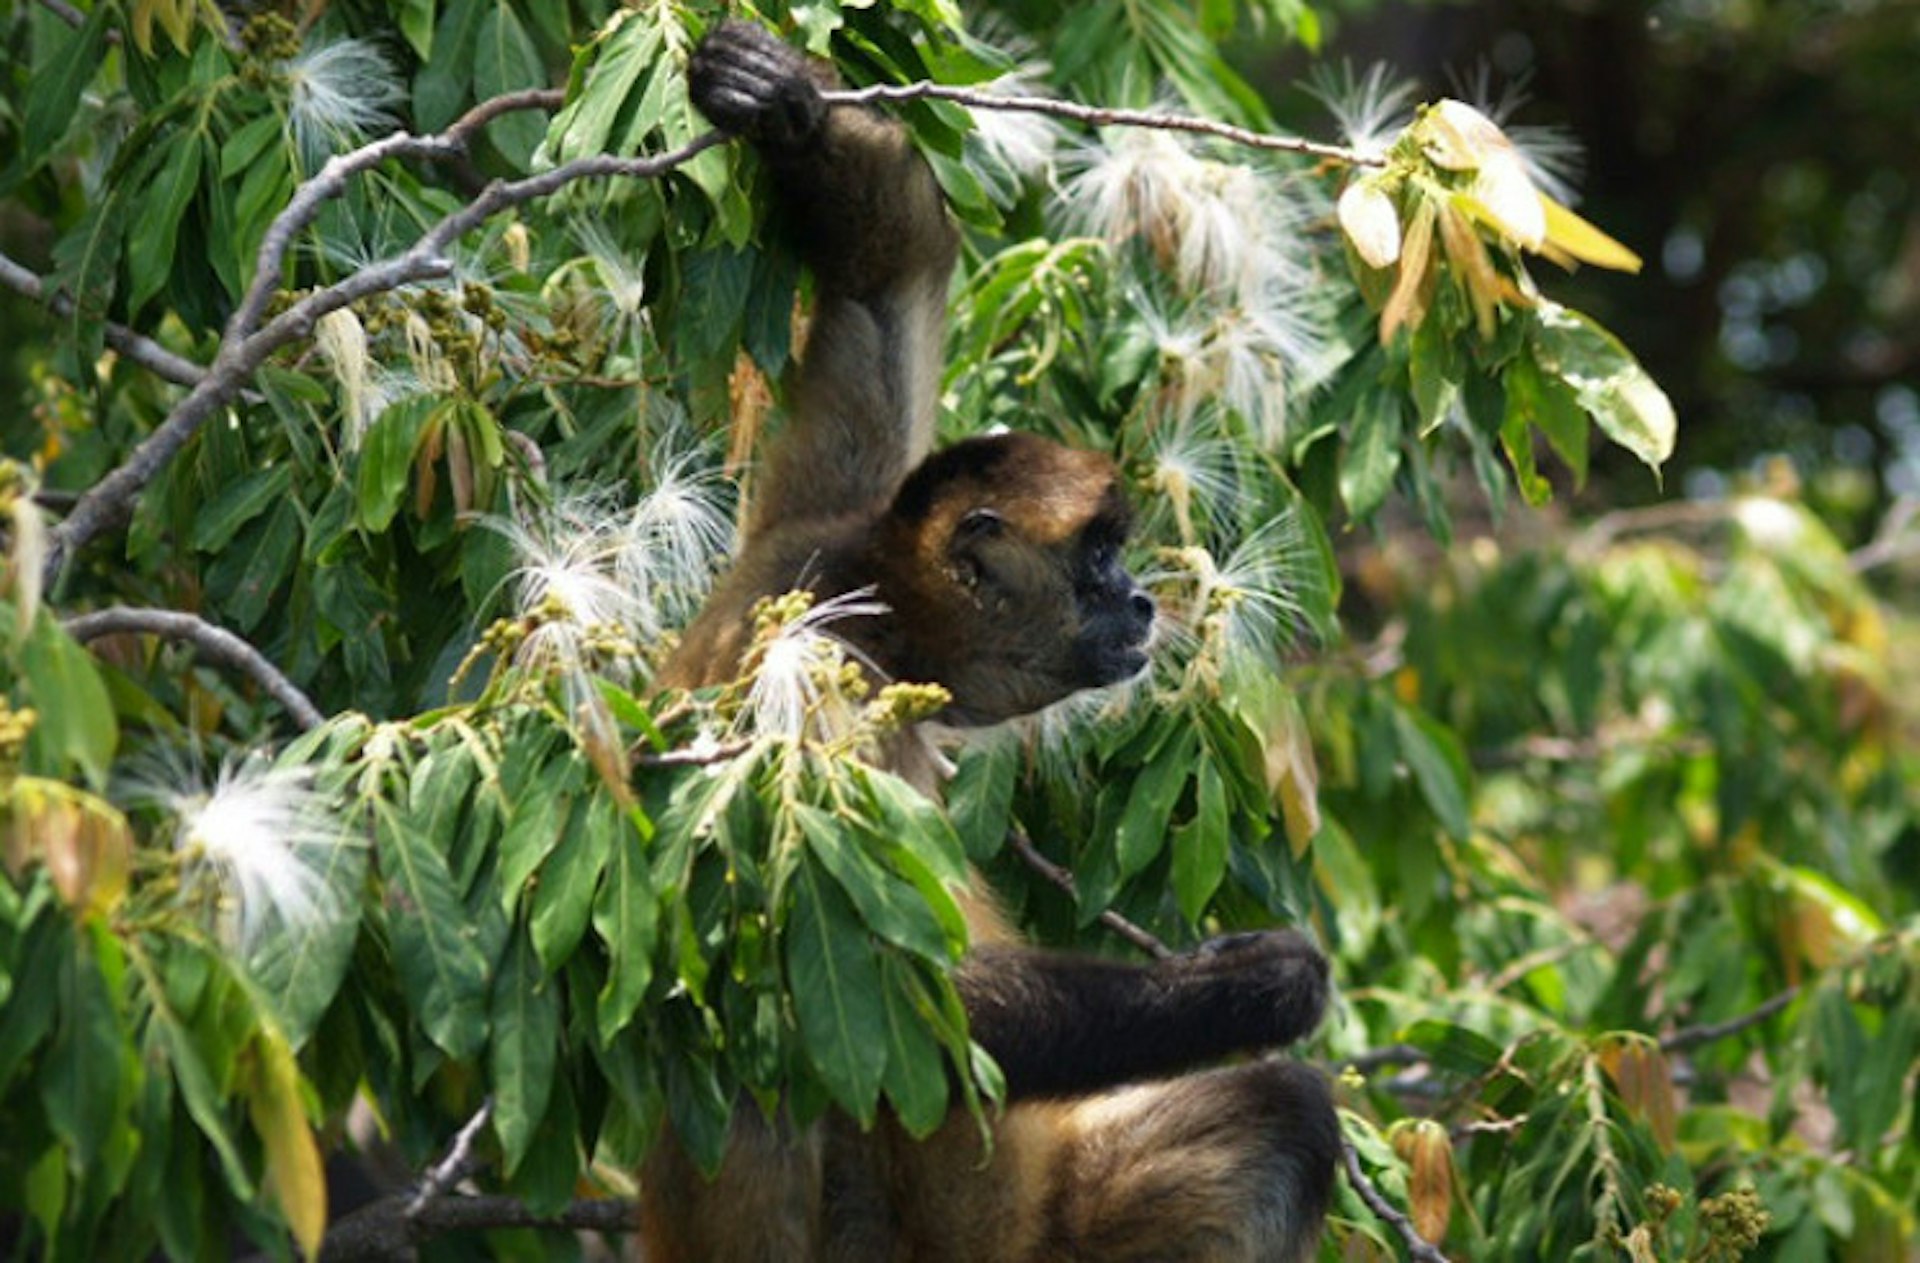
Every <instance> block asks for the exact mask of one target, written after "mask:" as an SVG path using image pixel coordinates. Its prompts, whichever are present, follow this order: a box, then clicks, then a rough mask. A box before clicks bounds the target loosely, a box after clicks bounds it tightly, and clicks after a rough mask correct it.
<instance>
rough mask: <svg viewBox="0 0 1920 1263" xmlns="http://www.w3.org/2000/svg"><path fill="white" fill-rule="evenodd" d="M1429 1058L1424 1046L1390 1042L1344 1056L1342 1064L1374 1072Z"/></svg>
mask: <svg viewBox="0 0 1920 1263" xmlns="http://www.w3.org/2000/svg"><path fill="white" fill-rule="evenodd" d="M1426 1060H1427V1053H1426V1050H1425V1049H1424V1048H1415V1047H1414V1046H1413V1045H1412V1044H1388V1045H1387V1046H1386V1047H1384V1048H1370V1049H1368V1050H1367V1051H1365V1052H1358V1053H1355V1054H1354V1055H1353V1056H1351V1057H1342V1058H1341V1059H1340V1064H1341V1065H1342V1066H1347V1067H1351V1068H1353V1069H1355V1070H1357V1071H1359V1072H1360V1073H1361V1074H1372V1073H1373V1072H1374V1071H1375V1070H1385V1069H1386V1068H1387V1067H1389V1066H1417V1065H1421V1064H1423V1063H1424V1062H1425V1061H1426Z"/></svg>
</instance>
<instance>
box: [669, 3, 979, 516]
mask: <svg viewBox="0 0 1920 1263" xmlns="http://www.w3.org/2000/svg"><path fill="white" fill-rule="evenodd" d="M688 77H689V80H690V86H691V90H692V95H693V101H694V104H695V105H697V106H698V107H699V108H700V111H701V112H702V113H704V114H705V115H706V116H707V117H708V118H709V119H711V120H712V121H713V122H714V123H715V124H716V125H718V126H719V127H721V128H723V129H725V130H727V131H730V132H733V133H735V134H737V135H740V136H743V137H745V138H746V139H748V140H750V141H752V142H753V144H754V146H755V148H756V149H757V150H758V151H759V153H760V155H761V157H762V158H763V159H764V160H765V161H766V163H767V165H768V167H769V168H770V169H771V170H772V172H773V175H774V181H775V186H776V188H777V189H778V197H779V205H778V215H779V222H780V225H781V226H782V227H783V228H784V229H785V230H786V232H787V233H788V235H789V236H790V237H791V239H792V240H793V242H794V244H795V246H796V247H797V249H798V250H799V252H800V256H801V258H802V260H803V261H804V262H805V263H806V264H807V266H808V267H809V268H811V269H812V271H813V275H814V281H815V285H816V288H817V291H818V296H819V302H818V304H817V306H816V308H815V310H814V314H813V322H812V325H811V329H810V332H809V334H808V337H807V349H806V352H805V354H804V356H803V357H802V361H801V365H800V371H799V377H798V380H797V381H796V382H795V388H794V392H793V399H792V404H793V407H792V415H791V417H790V418H789V419H788V422H787V425H786V427H785V429H784V430H783V432H782V433H781V434H780V435H779V436H778V437H777V438H776V439H775V441H774V443H773V444H772V447H771V450H770V451H769V452H768V454H767V457H766V461H765V467H764V469H763V470H762V472H761V475H760V476H759V477H757V478H756V479H755V489H756V495H755V499H754V503H753V507H752V512H751V516H750V519H749V521H748V523H747V537H748V538H749V539H751V538H752V537H753V536H754V535H756V534H758V533H759V531H760V530H761V529H762V528H763V527H766V526H769V525H771V524H774V523H777V522H782V521H791V520H794V519H805V518H811V517H830V516H834V515H837V514H841V513H846V512H850V511H856V510H860V509H864V508H866V507H868V506H871V505H874V504H876V503H885V502H886V501H888V500H890V499H891V498H892V495H893V492H894V490H895V489H896V488H897V487H898V486H899V485H900V481H901V479H903V478H904V477H905V476H906V474H907V472H908V471H909V470H911V469H912V468H913V467H914V466H915V465H916V464H918V463H919V462H920V459H921V457H923V456H924V455H926V452H927V449H928V447H929V446H930V444H931V441H932V437H933V421H934V401H935V398H936V396H937V394H938V392H939V383H940V364H941V343H942V341H943V340H944V337H945V330H946V294H947V281H948V278H949V276H950V275H951V273H952V271H953V263H954V258H955V254H956V251H957V249H958V241H959V238H958V234H957V233H956V232H955V230H954V227H953V224H952V222H951V221H950V220H949V219H948V217H947V212H946V205H945V203H944V202H943V201H942V199H941V195H940V189H939V186H938V185H937V184H936V183H935V182H934V179H933V174H932V172H930V171H929V170H928V169H927V165H926V163H925V161H924V160H922V159H921V157H920V155H919V154H918V153H917V152H915V150H914V148H913V145H912V144H911V142H910V141H909V140H908V138H907V134H906V131H905V129H904V128H902V127H901V126H900V125H899V124H898V123H897V122H895V121H893V120H891V119H889V118H886V117H884V116H882V115H880V114H877V113H874V112H872V111H870V110H867V109H865V108H863V107H858V106H846V105H840V106H833V105H828V104H827V103H826V102H825V101H824V100H822V99H821V96H820V89H821V87H822V86H823V85H830V84H831V72H830V71H828V70H826V68H825V67H823V66H821V65H819V64H818V63H815V62H813V61H811V60H809V59H808V58H807V57H805V56H804V55H803V54H801V53H800V52H799V51H798V50H797V49H794V48H791V47H789V46H788V45H786V44H784V43H782V42H781V41H780V40H779V39H777V38H776V37H775V36H773V35H772V34H771V33H769V32H768V31H766V30H764V29H762V28H760V27H757V26H752V25H748V24H746V23H739V22H728V23H724V24H722V25H721V26H719V27H717V28H716V29H715V30H714V31H713V32H712V33H710V34H709V35H708V36H707V38H706V39H705V40H704V41H702V43H701V45H700V47H699V48H698V49H697V50H696V51H695V52H694V55H693V59H692V61H691V63H690V64H689V66H688Z"/></svg>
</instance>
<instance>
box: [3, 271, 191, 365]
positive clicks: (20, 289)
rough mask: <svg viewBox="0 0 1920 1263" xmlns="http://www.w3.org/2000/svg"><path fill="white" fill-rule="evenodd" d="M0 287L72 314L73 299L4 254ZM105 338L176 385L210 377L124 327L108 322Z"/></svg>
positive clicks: (64, 315)
mask: <svg viewBox="0 0 1920 1263" xmlns="http://www.w3.org/2000/svg"><path fill="white" fill-rule="evenodd" d="M0 285H4V286H6V287H7V288H8V289H10V290H12V291H13V292H14V293H16V294H24V295H26V296H27V297H28V298H31V299H32V300H33V301H34V302H36V303H39V304H40V305H41V306H43V307H45V308H46V309H47V310H48V311H51V312H52V313H53V314H54V315H56V316H58V317H60V318H61V319H62V320H65V319H66V318H68V317H69V316H71V315H73V300H72V299H71V298H68V297H67V296H66V295H65V294H62V293H59V292H57V291H49V290H48V289H47V283H46V281H45V279H44V278H42V277H41V276H39V275H38V274H37V273H35V272H33V271H32V270H31V269H28V268H25V267H22V266H21V265H20V264H18V263H16V262H15V261H14V260H12V259H10V258H8V257H7V256H6V255H5V254H0ZM106 337H107V345H108V346H110V347H112V348H113V349H114V350H116V351H118V352H119V353H120V354H122V355H124V356H126V357H127V358H128V359H130V360H132V361H133V362H134V363H135V364H138V365H140V367H142V368H144V369H147V370H149V371H151V372H153V373H155V374H156V375H158V376H160V377H162V378H165V379H166V380H167V381H170V382H172V383H174V384H175V385H177V386H193V385H197V384H198V383H199V381H200V379H201V378H203V377H205V376H206V375H207V370H206V369H204V368H202V367H200V365H198V364H195V363H194V362H193V361H192V360H189V359H186V358H184V357H182V356H178V355H175V354H174V353H173V352H172V351H169V350H167V348H165V347H163V346H161V345H160V344H159V343H158V342H155V341H154V340H153V339H151V338H146V337H142V336H141V335H140V334H137V333H135V332H134V331H133V330H131V329H129V328H127V327H126V326H125V325H117V324H114V323H112V322H111V321H109V322H108V323H107V326H106Z"/></svg>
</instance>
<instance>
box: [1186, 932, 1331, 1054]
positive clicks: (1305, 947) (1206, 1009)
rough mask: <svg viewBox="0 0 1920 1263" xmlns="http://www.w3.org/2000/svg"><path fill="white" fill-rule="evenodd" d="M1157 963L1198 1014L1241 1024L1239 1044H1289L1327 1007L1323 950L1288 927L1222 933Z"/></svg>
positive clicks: (1223, 1022)
mask: <svg viewBox="0 0 1920 1263" xmlns="http://www.w3.org/2000/svg"><path fill="white" fill-rule="evenodd" d="M1162 968H1164V969H1168V970H1170V971H1172V973H1173V975H1174V977H1175V978H1177V979H1178V982H1177V983H1176V984H1175V988H1174V989H1175V990H1176V991H1179V992H1184V993H1186V994H1188V995H1190V996H1191V997H1192V1000H1193V1003H1194V1007H1195V1009H1196V1012H1197V1014H1204V1015H1205V1016H1204V1018H1203V1019H1202V1020H1206V1021H1210V1022H1218V1023H1219V1024H1220V1026H1221V1027H1222V1028H1224V1029H1226V1030H1233V1031H1239V1032H1242V1037H1243V1038H1244V1039H1245V1041H1246V1043H1245V1045H1244V1046H1245V1047H1249V1048H1259V1047H1278V1046H1279V1045H1282V1044H1291V1043H1292V1042H1293V1041H1295V1040H1297V1039H1300V1038H1302V1037H1303V1036H1306V1035H1309V1034H1311V1033H1312V1032H1313V1029H1314V1028H1315V1027H1316V1026H1318V1025H1319V1024H1320V1018H1321V1015H1322V1014H1323V1013H1325V1012H1326V1008H1327V991H1328V982H1327V958H1326V957H1325V956H1323V955H1321V954H1320V949H1319V948H1317V947H1315V946H1314V945H1313V944H1312V943H1311V942H1310V941H1308V939H1307V938H1306V936H1305V935H1302V934H1300V933H1297V932H1296V931H1293V930H1262V931H1257V932H1254V933H1250V934H1223V935H1221V936H1220V937H1219V938H1214V939H1209V940H1207V941H1206V942H1204V943H1202V944H1201V945H1200V946H1199V947H1197V948H1195V949H1194V950H1193V951H1192V952H1191V953H1189V954H1187V955H1185V956H1180V957H1176V958H1174V959H1173V960H1171V961H1168V962H1166V963H1165V964H1164V965H1163V966H1162Z"/></svg>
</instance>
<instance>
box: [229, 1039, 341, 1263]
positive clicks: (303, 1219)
mask: <svg viewBox="0 0 1920 1263" xmlns="http://www.w3.org/2000/svg"><path fill="white" fill-rule="evenodd" d="M252 1052H253V1067H252V1069H253V1074H252V1081H251V1082H250V1083H249V1084H248V1086H247V1113H248V1115H249V1116H250V1117H251V1118H252V1119H253V1129H254V1131H255V1132H257V1133H259V1136H260V1142H261V1144H262V1145H264V1146H265V1147H266V1151H267V1187H268V1188H269V1189H271V1190H272V1192H273V1198H274V1200H275V1201H276V1202H278V1203H279V1204H280V1213H281V1214H282V1215H284V1216H285V1217H286V1220H287V1227H289V1228H290V1229H292V1231H293V1239H294V1243H295V1244H297V1245H298V1246H299V1247H300V1252H301V1253H302V1254H304V1255H306V1256H307V1257H308V1258H313V1257H315V1256H316V1255H318V1254H319V1252H320V1238H321V1237H322V1236H323V1235H324V1234H325V1233H326V1230H327V1180H326V1173H325V1171H324V1170H323V1168H322V1165H321V1162H320V1146H319V1145H317V1144H315V1143H314V1139H313V1128H312V1127H311V1126H310V1125H309V1124H308V1123H307V1112H306V1109H305V1108H304V1107H303V1106H302V1105H301V1103H300V1071H299V1068H298V1067H297V1066H295V1065H294V1061H293V1049H292V1047H291V1046H289V1045H288V1043H287V1041H286V1040H285V1039H284V1038H282V1037H281V1036H280V1035H279V1034H278V1033H277V1032H274V1031H269V1030H262V1031H261V1032H260V1034H259V1035H258V1036H257V1037H255V1039H254V1041H253V1045H252Z"/></svg>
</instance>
